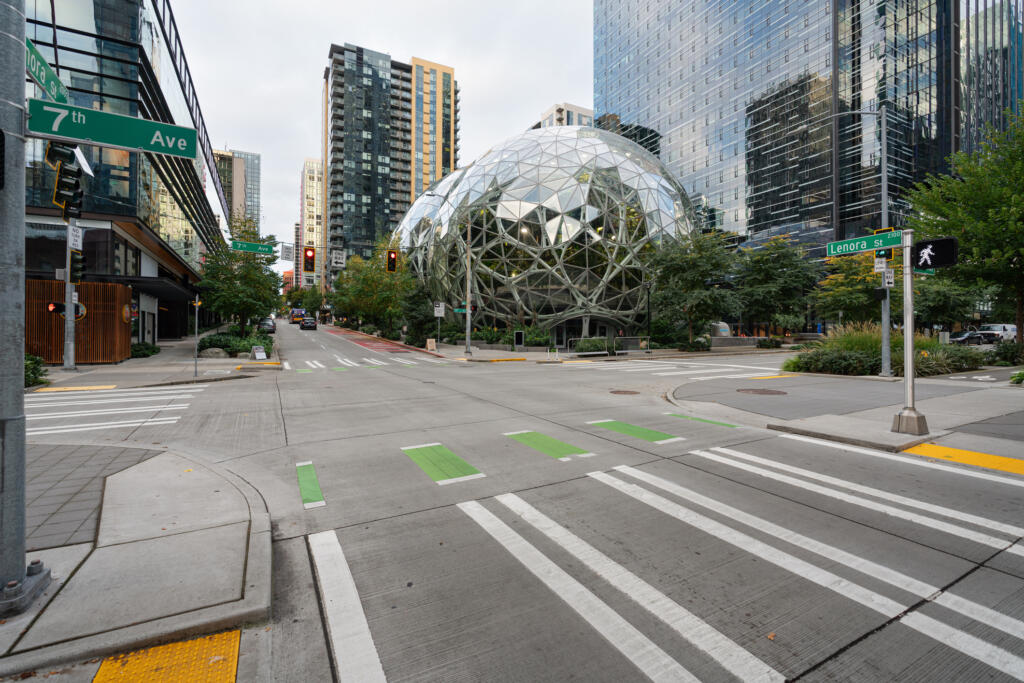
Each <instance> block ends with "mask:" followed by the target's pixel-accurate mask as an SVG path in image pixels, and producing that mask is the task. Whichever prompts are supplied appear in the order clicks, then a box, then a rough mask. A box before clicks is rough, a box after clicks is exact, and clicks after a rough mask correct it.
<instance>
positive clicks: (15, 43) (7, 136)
mask: <svg viewBox="0 0 1024 683" xmlns="http://www.w3.org/2000/svg"><path fill="white" fill-rule="evenodd" d="M0 26H3V27H4V30H3V31H0V130H2V131H3V136H4V141H5V147H6V148H7V151H6V153H5V155H4V158H3V159H2V160H0V163H3V164H4V178H5V187H4V188H3V189H2V190H0V299H2V300H3V301H4V302H5V305H4V306H0V616H4V615H5V614H8V613H12V612H14V613H16V612H22V611H24V610H25V609H27V608H28V606H29V605H30V604H31V603H32V601H33V600H35V598H36V597H37V596H38V595H39V594H40V593H42V591H43V590H45V589H46V587H47V585H49V583H50V571H49V570H48V569H44V568H43V564H42V563H41V562H39V561H38V560H37V561H34V562H33V563H32V564H30V565H28V567H26V565H25V395H24V392H23V389H22V388H23V387H24V386H25V362H24V356H23V354H24V352H25V137H24V133H25V108H24V105H23V104H22V103H23V102H24V101H25V0H0Z"/></svg>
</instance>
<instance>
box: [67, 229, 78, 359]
mask: <svg viewBox="0 0 1024 683" xmlns="http://www.w3.org/2000/svg"><path fill="white" fill-rule="evenodd" d="M76 224H77V221H76V220H75V219H74V218H69V219H68V229H67V249H65V250H64V251H65V252H66V253H65V254H64V369H65V370H74V369H75V318H76V317H77V316H76V315H75V314H76V313H77V312H78V311H77V310H76V306H75V285H74V283H73V282H71V235H72V233H73V232H74V231H75V229H76V227H77V225H76Z"/></svg>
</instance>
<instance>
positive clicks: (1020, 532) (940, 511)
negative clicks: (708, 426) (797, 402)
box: [712, 448, 1024, 538]
mask: <svg viewBox="0 0 1024 683" xmlns="http://www.w3.org/2000/svg"><path fill="white" fill-rule="evenodd" d="M712 450H715V451H719V452H721V453H725V454H726V455H731V456H733V457H736V458H740V459H741V460H747V461H748V462H753V463H757V464H760V465H766V466H768V467H774V468H775V469H778V470H782V471H783V472H789V473H790V474H796V475H799V476H801V477H805V478H807V479H815V480H817V481H820V482H824V483H826V484H831V485H832V486H838V487H840V488H844V489H849V490H851V491H856V492H857V493H864V494H866V495H869V496H873V497H875V498H881V499H882V500H888V501H891V502H893V503H899V504H900V505H905V506H907V507H912V508H917V509H918V510H925V511H927V512H931V513H934V514H937V515H942V516H943V517H950V518H952V519H958V520H960V521H961V522H967V523H969V524H975V525H977V526H982V527H987V528H989V529H992V530H994V531H999V532H1002V533H1004V534H1009V535H1010V536H1016V537H1017V538H1020V537H1022V536H1024V527H1019V526H1014V525H1012V524H1004V523H1002V522H998V521H996V520H994V519H988V518H987V517H979V516H978V515H972V514H970V513H967V512H961V511H959V510H953V509H952V508H947V507H943V506H941V505H934V504H932V503H926V502H924V501H921V500H917V499H915V498H909V497H907V496H901V495H899V494H896V493H889V492H888V491H883V490H881V489H876V488H872V487H870V486H864V485H863V484H855V483H853V482H850V481H846V480H845V479H839V478H837V477H831V476H829V475H827V474H819V473H817V472H812V471H811V470H806V469H803V468H800V467H793V466H792V465H786V464H783V463H780V462H775V461H774V460H769V459H767V458H761V457H758V456H756V455H750V454H748V453H743V452H741V451H737V450H733V449H731V448H713V449H712Z"/></svg>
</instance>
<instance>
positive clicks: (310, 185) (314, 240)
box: [295, 159, 328, 289]
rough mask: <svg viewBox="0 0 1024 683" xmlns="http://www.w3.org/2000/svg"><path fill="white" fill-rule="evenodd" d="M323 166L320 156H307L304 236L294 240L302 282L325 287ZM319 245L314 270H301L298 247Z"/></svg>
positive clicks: (302, 187)
mask: <svg viewBox="0 0 1024 683" xmlns="http://www.w3.org/2000/svg"><path fill="white" fill-rule="evenodd" d="M323 169H324V167H323V164H322V163H321V162H320V160H319V159H306V160H305V161H304V162H303V164H302V182H301V183H300V185H299V194H300V200H299V201H300V205H299V233H300V234H301V236H302V243H301V244H300V243H299V242H298V241H296V243H295V249H296V264H297V267H296V269H295V270H296V272H302V286H303V287H312V286H313V285H316V286H317V287H320V289H324V288H325V285H326V284H328V283H325V282H324V281H323V280H324V270H325V262H326V259H325V256H326V250H325V249H324V220H323V217H324V216H323V211H324V200H323V191H324V190H323V188H324V170H323ZM304 246H308V247H315V248H316V259H315V261H316V267H315V270H314V272H312V273H307V272H304V271H302V265H303V264H302V261H301V259H300V258H299V256H300V255H299V254H298V249H300V248H301V247H304Z"/></svg>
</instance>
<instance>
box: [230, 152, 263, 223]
mask: <svg viewBox="0 0 1024 683" xmlns="http://www.w3.org/2000/svg"><path fill="white" fill-rule="evenodd" d="M230 152H231V154H232V155H233V156H234V157H235V158H236V159H241V160H242V161H243V162H244V163H245V215H246V217H247V218H249V219H250V220H252V221H253V222H254V223H255V224H256V227H257V228H259V227H260V218H261V216H262V211H263V207H262V205H261V204H260V155H259V154H257V153H255V152H242V151H239V150H237V149H232V150H230Z"/></svg>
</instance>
